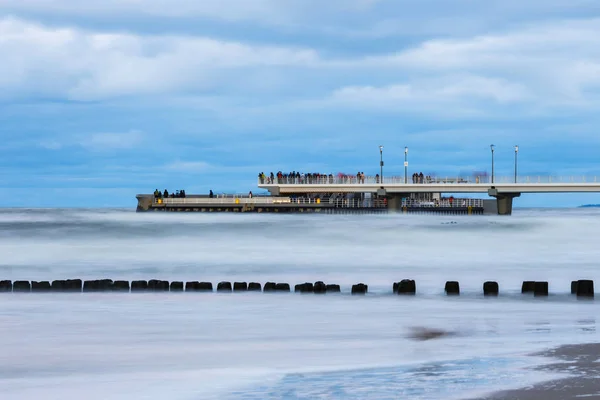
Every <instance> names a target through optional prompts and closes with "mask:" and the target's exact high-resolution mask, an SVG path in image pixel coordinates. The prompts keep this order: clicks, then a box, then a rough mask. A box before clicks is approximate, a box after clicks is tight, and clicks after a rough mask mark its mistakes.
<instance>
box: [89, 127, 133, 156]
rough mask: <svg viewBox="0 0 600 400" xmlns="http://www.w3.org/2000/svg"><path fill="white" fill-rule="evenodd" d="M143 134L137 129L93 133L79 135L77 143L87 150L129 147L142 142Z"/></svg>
mask: <svg viewBox="0 0 600 400" xmlns="http://www.w3.org/2000/svg"><path fill="white" fill-rule="evenodd" d="M143 139H144V135H143V134H142V132H139V131H135V130H132V131H129V132H122V133H93V134H90V135H86V136H83V137H80V138H79V139H78V143H79V145H80V146H82V147H84V148H86V149H88V150H98V151H104V150H118V149H130V148H133V147H136V146H138V145H140V144H141V143H142V141H143Z"/></svg>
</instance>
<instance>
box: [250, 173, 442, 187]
mask: <svg viewBox="0 0 600 400" xmlns="http://www.w3.org/2000/svg"><path fill="white" fill-rule="evenodd" d="M366 178H369V177H367V176H366V175H365V173H364V172H360V171H359V172H357V173H356V175H348V174H344V173H338V174H336V175H333V174H325V173H320V172H308V173H304V172H298V171H292V172H288V173H283V172H281V171H279V172H277V173H276V174H275V173H273V172H271V173H270V174H265V173H264V172H261V173H259V174H258V180H259V182H260V184H261V185H264V184H267V185H270V184H335V183H359V184H364V183H365V181H366ZM380 181H381V180H380V176H379V174H376V175H375V176H374V182H375V183H379V182H380ZM433 181H434V179H433V178H432V177H431V176H429V175H424V174H423V173H422V172H419V173H414V174H413V175H412V183H432V182H433Z"/></svg>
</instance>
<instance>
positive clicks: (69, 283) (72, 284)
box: [65, 279, 83, 293]
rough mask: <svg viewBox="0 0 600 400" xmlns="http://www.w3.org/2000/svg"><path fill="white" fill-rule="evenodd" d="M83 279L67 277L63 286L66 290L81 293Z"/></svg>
mask: <svg viewBox="0 0 600 400" xmlns="http://www.w3.org/2000/svg"><path fill="white" fill-rule="evenodd" d="M82 286H83V281H82V280H81V279H67V280H66V282H65V287H66V291H67V292H73V293H81V288H82Z"/></svg>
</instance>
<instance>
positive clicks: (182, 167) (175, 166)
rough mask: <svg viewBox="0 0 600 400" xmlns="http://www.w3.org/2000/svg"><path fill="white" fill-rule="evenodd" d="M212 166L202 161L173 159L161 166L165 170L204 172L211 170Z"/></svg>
mask: <svg viewBox="0 0 600 400" xmlns="http://www.w3.org/2000/svg"><path fill="white" fill-rule="evenodd" d="M212 168H213V166H212V165H211V164H209V163H207V162H204V161H181V160H178V161H174V162H172V163H170V164H167V165H165V166H164V167H163V169H164V170H167V171H175V172H206V171H208V170H211V169H212Z"/></svg>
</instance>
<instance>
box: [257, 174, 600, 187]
mask: <svg viewBox="0 0 600 400" xmlns="http://www.w3.org/2000/svg"><path fill="white" fill-rule="evenodd" d="M405 183H406V184H410V185H412V184H486V185H487V184H492V183H505V184H509V183H513V184H514V183H516V184H549V183H564V184H567V183H576V184H577V183H600V176H587V175H572V176H543V175H524V176H518V177H517V179H516V180H515V177H514V176H494V179H493V182H492V177H491V176H429V177H424V178H423V179H422V180H420V179H419V180H417V181H414V182H413V179H412V177H410V176H409V177H408V179H407V180H406V181H405V179H404V176H390V177H387V176H384V177H383V179H381V178H380V177H375V176H365V177H364V178H358V177H357V176H339V175H333V176H323V175H321V176H318V177H314V176H312V177H309V176H304V177H300V178H297V177H284V178H277V177H275V178H274V179H271V178H269V177H265V178H258V184H259V185H348V184H354V185H359V184H369V185H377V184H388V185H401V184H405Z"/></svg>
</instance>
